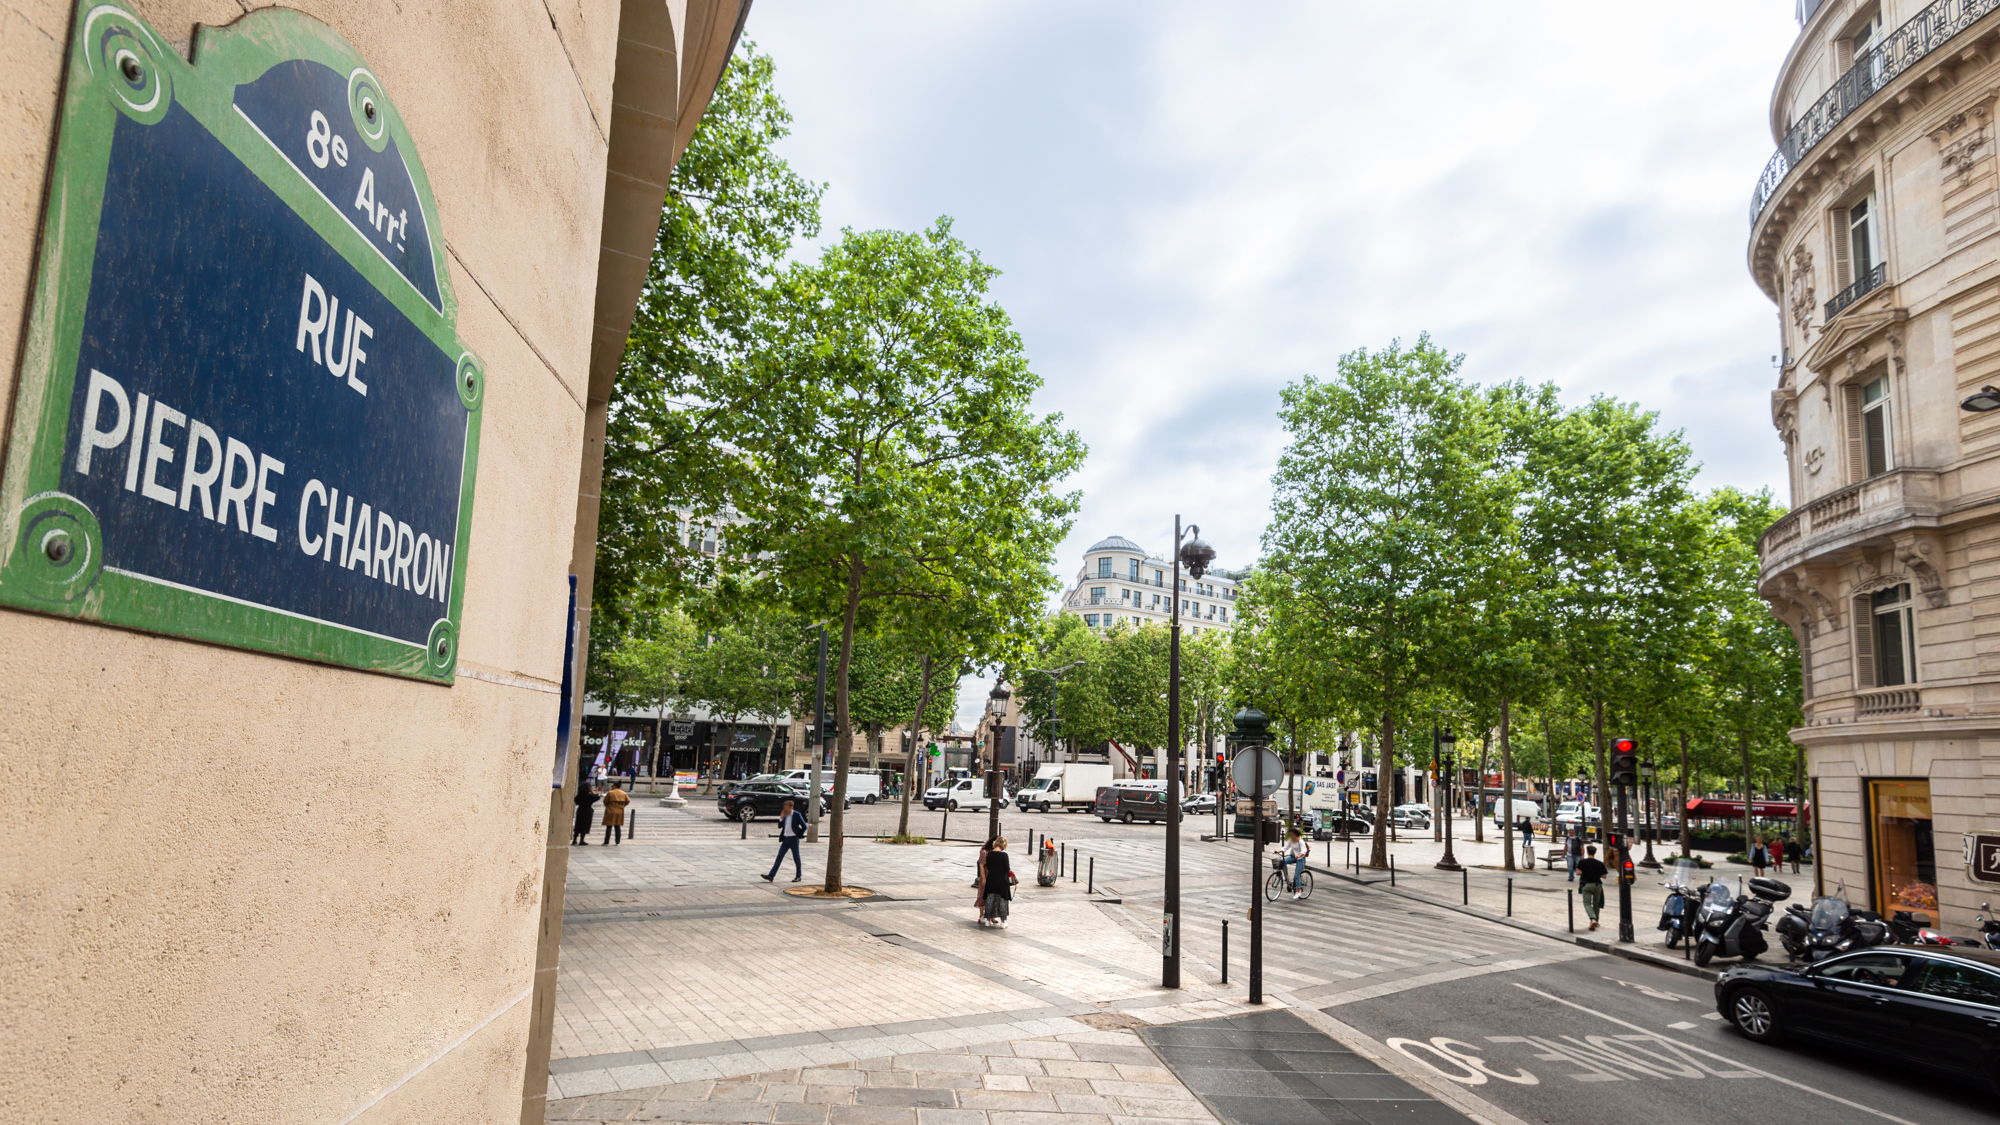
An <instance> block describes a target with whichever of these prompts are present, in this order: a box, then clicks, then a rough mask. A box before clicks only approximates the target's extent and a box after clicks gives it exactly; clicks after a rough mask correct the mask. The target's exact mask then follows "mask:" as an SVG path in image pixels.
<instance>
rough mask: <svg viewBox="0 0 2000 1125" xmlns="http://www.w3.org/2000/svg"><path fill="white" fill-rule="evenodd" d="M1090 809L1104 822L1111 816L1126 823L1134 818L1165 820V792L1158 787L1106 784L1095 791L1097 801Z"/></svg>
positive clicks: (1108, 820) (1110, 818) (1108, 821)
mask: <svg viewBox="0 0 2000 1125" xmlns="http://www.w3.org/2000/svg"><path fill="white" fill-rule="evenodd" d="M1090 811H1092V812H1094V813H1096V814H1097V815H1098V816H1100V817H1103V818H1104V823H1106V824H1109V823H1111V820H1112V818H1113V817H1116V818H1117V819H1119V820H1122V821H1124V822H1125V823H1127V824H1130V823H1132V822H1133V821H1135V820H1154V821H1159V820H1165V819H1167V794H1166V792H1165V791H1164V790H1160V789H1126V788H1124V787H1123V786H1118V785H1106V786H1104V787H1103V788H1102V789H1099V790H1098V791H1097V802H1096V804H1094V805H1093V806H1091V810H1090Z"/></svg>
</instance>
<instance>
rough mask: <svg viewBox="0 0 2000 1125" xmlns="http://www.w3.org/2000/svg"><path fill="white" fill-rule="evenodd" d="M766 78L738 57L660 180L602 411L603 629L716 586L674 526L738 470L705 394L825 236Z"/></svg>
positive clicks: (711, 500)
mask: <svg viewBox="0 0 2000 1125" xmlns="http://www.w3.org/2000/svg"><path fill="white" fill-rule="evenodd" d="M774 73H775V72H774V68H773V65H772V62H771V59H770V56H768V55H763V54H760V53H758V51H757V49H756V47H755V46H754V45H752V44H750V43H748V42H745V43H743V44H742V45H740V46H739V47H738V48H737V52H736V54H735V55H734V56H733V57H732V58H731V59H730V60H729V64H728V66H726V67H725V68H724V69H723V73H722V76H721V79H720V80H719V81H718V82H717V84H716V88H715V96H714V98H712V99H711V100H710V101H709V104H708V108H707V109H706V110H704V111H703V113H702V118H701V123H700V124H699V125H698V126H696V128H695V131H694V135H693V137H692V138H691V139H690V140H689V142H688V148H687V151H686V152H685V153H683V154H682V155H681V158H680V160H679V162H678V163H676V164H675V166H674V175H673V179H672V180H671V182H669V183H668V185H667V194H666V200H665V206H664V209H663V210H662V212H661V215H660V228H659V233H658V236H657V238H656V241H655V244H654V249H653V257H652V261H651V263H650V265H649V267H648V270H647V276H646V285H645V288H644V289H643V290H642V292H641V294H640V298H639V305H638V308H637V310H636V312H635V313H634V315H633V318H632V327H631V329H630V333H629V338H628V340H627V342H626V350H625V355H624V359H623V361H622V363H621V365H620V368H619V373H618V381H617V383H616V386H615V388H614V390H613V392H612V398H611V402H610V404H609V406H608V408H607V411H606V420H605V435H604V485H603V493H602V508H601V511H600V515H599V519H598V536H597V570H596V578H595V582H594V587H593V588H594V595H593V604H594V608H595V612H596V619H597V621H598V622H600V623H601V622H603V621H605V620H606V619H607V618H609V619H612V620H615V619H616V618H617V617H619V615H621V614H623V613H626V612H639V611H642V610H644V609H646V608H648V607H656V606H658V605H659V604H661V602H662V601H663V600H665V599H667V598H668V597H670V596H671V595H673V594H675V593H686V592H688V591H689V589H690V588H693V587H699V586H700V585H701V584H702V583H703V582H706V581H708V580H709V579H710V578H712V573H711V571H712V567H711V566H710V565H709V557H708V556H706V555H704V554H703V553H702V552H701V551H700V549H699V542H698V541H697V542H695V543H684V542H683V541H682V539H681V529H682V527H683V525H684V521H687V520H689V519H693V520H696V521H706V522H708V523H710V524H711V525H714V524H719V523H721V522H724V521H725V520H726V518H727V517H728V516H729V514H730V513H729V502H730V500H731V494H730V485H731V484H732V482H733V481H734V479H735V476H736V473H737V471H738V470H739V466H738V465H737V464H736V457H737V454H736V452H735V451H734V450H733V449H732V448H731V447H730V446H729V444H728V442H727V441H726V436H727V435H726V432H725V430H724V429H723V428H721V427H719V426H718V425H717V422H718V420H719V419H721V418H723V417H724V415H725V413H726V411H727V410H728V409H729V403H728V400H727V398H726V396H721V395H718V394H716V393H714V390H713V388H714V387H716V386H717V385H719V384H726V383H728V382H730V381H732V379H733V378H734V377H735V376H737V375H738V374H740V372H741V369H742V368H743V367H744V366H745V365H746V363H747V362H748V360H749V357H750V356H751V355H753V354H754V353H755V352H756V350H757V349H758V348H759V347H760V345H761V342H762V340H763V339H764V338H765V335H766V334H767V333H768V331H769V319H770V314H769V305H770V301H771V294H772V287H773V283H774V279H775V277H776V276H777V274H778V272H779V269H780V268H781V266H782V264H783V263H784V261H785V260H786V258H787V257H788V255H789V254H790V252H791V250H792V248H793V246H794V245H795V244H796V243H797V242H798V241H800V240H801V239H809V238H812V237H815V236H817V235H818V233H819V200H820V194H821V192H822V191H823V190H824V186H823V185H820V184H814V183H809V182H807V181H806V180H805V179H803V178H802V177H800V176H799V175H798V174H797V173H796V172H794V171H793V170H792V169H791V167H790V166H789V165H788V164H786V163H785V161H784V160H783V159H781V158H780V157H779V156H778V155H777V154H776V151H775V146H776V145H777V142H778V141H780V140H782V139H783V138H784V137H785V136H786V135H787V134H788V133H789V132H790V131H791V121H792V116H791V114H790V112H788V111H787V110H786V109H785V106H784V103H783V102H782V101H781V100H780V99H779V97H778V94H777V88H776V84H775V79H774ZM765 376H766V377H767V378H771V379H782V378H783V373H782V372H779V371H776V370H769V369H767V370H766V371H765ZM593 631H595V628H594V629H593Z"/></svg>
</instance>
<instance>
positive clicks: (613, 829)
mask: <svg viewBox="0 0 2000 1125" xmlns="http://www.w3.org/2000/svg"><path fill="white" fill-rule="evenodd" d="M631 803H632V796H631V794H629V793H627V792H625V791H624V790H623V789H620V788H619V787H618V783H617V782H615V781H614V782H612V783H611V792H609V793H606V794H605V795H604V843H605V844H606V845H607V846H609V845H611V844H622V843H624V842H625V806H626V805H629V804H631Z"/></svg>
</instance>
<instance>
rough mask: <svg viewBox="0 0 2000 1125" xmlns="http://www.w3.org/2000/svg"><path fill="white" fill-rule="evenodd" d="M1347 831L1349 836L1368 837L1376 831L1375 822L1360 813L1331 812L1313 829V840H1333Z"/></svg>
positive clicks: (1323, 816) (1322, 817)
mask: <svg viewBox="0 0 2000 1125" xmlns="http://www.w3.org/2000/svg"><path fill="white" fill-rule="evenodd" d="M1342 831H1345V832H1346V833H1347V834H1348V835H1349V836H1367V835H1370V834H1372V833H1373V832H1374V831H1375V822H1374V821H1372V820H1370V819H1368V818H1367V817H1365V816H1362V815H1361V814H1360V813H1358V812H1346V813H1341V812H1330V813H1326V814H1323V815H1322V816H1321V817H1320V821H1319V825H1318V826H1317V827H1315V828H1314V829H1313V839H1315V840H1331V839H1333V838H1334V837H1335V836H1338V835H1340V834H1341V832H1342Z"/></svg>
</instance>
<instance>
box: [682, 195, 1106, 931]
mask: <svg viewBox="0 0 2000 1125" xmlns="http://www.w3.org/2000/svg"><path fill="white" fill-rule="evenodd" d="M994 272H995V271H994V270H993V269H992V267H990V266H988V265H986V264H985V263H984V262H982V261H981V260H980V259H979V256H978V255H977V254H976V253H974V252H973V251H972V250H971V249H970V248H968V247H967V246H966V245H965V244H964V243H963V242H961V241H959V240H958V239H957V238H956V237H954V236H953V235H952V233H951V227H950V224H949V222H947V221H942V220H941V221H940V222H939V223H938V224H937V225H936V226H934V227H932V228H931V229H930V230H928V231H925V232H923V233H920V234H912V233H902V232H895V231H873V232H865V233H857V232H852V231H850V232H846V233H845V234H843V236H842V237H841V238H840V240H839V241H837V242H836V243H834V244H833V245H832V246H830V247H828V248H827V249H826V251H825V253H824V254H823V255H822V257H821V259H820V260H819V261H818V262H816V263H810V264H799V265H796V266H794V267H793V268H792V269H790V270H789V271H787V273H786V275H785V276H784V278H783V280H782V282H781V284H780V285H779V287H778V292H777V294H776V299H775V301H774V303H773V307H772V324H771V325H770V332H769V340H768V347H766V348H765V349H764V350H763V351H761V352H760V353H759V354H758V356H757V357H756V361H755V362H753V363H750V364H745V365H740V366H737V365H731V366H727V367H725V368H723V369H721V370H718V371H717V372H715V373H714V375H713V378H712V380H711V381H710V382H709V383H708V384H707V385H706V386H705V387H704V388H703V390H704V392H705V394H706V396H707V398H708V399H709V400H710V401H712V402H714V403H716V404H717V405H718V407H720V408H721V409H718V410H717V411H715V415H716V418H717V426H718V433H717V434H716V437H717V440H719V441H721V442H722V443H723V444H724V445H726V446H727V447H728V449H729V450H730V456H729V457H728V458H727V459H726V460H725V461H724V462H722V463H724V464H726V465H727V466H728V470H729V471H728V473H727V477H728V479H727V481H726V487H725V488H723V489H722V492H723V493H724V494H725V495H727V496H728V497H729V499H730V501H731V507H732V508H733V509H734V510H735V511H736V512H737V513H739V514H740V516H741V517H742V519H743V521H744V522H743V523H742V524H741V525H739V526H737V527H736V528H735V529H734V530H733V532H732V536H731V550H730V554H731V555H732V557H735V558H740V559H742V560H743V565H744V567H745V568H746V572H754V581H753V582H751V584H753V585H755V586H757V587H759V588H760V589H761V590H762V596H765V597H768V598H772V599H776V600H782V601H783V602H785V603H787V604H789V605H791V606H792V607H793V608H795V609H796V610H798V611H799V612H801V613H804V614H807V615H809V616H811V617H827V618H831V619H833V620H835V621H838V623H839V646H838V656H837V658H836V660H835V662H834V667H833V671H832V676H831V683H832V686H833V695H834V717H835V726H836V729H837V730H838V733H839V748H838V751H837V757H836V764H835V767H834V802H833V828H832V832H833V837H832V840H831V842H830V844H829V847H828V850H827V866H826V880H825V888H826V891H827V893H833V892H835V891H837V890H838V889H839V888H840V886H841V881H842V862H843V858H844V854H845V853H844V848H843V846H842V845H843V840H842V837H841V824H842V819H843V811H844V810H843V808H842V805H843V803H844V798H845V796H846V788H847V768H848V764H849V762H850V760H851V758H852V754H853V717H854V710H853V697H852V691H851V683H852V681H851V675H852V672H853V664H854V644H855V638H856V637H857V636H858V635H861V634H862V633H865V632H871V631H887V632H912V631H914V632H921V630H910V629H906V628H905V627H904V624H905V622H906V621H907V620H910V619H920V620H921V619H925V618H927V617H928V616H929V612H930V610H933V609H936V608H937V607H952V608H953V609H956V610H968V609H970V610H974V612H967V613H965V614H964V616H971V617H975V618H977V619H978V620H981V621H986V622H1005V623H1008V624H1007V627H1006V630H1005V631H1004V632H998V633H996V632H989V633H987V635H985V636H982V637H979V638H976V640H977V641H978V644H979V647H980V648H981V649H982V650H985V651H987V652H989V653H998V652H1006V653H1008V654H1009V655H1011V652H1012V650H1021V651H1025V648H1026V645H1027V641H1028V636H1029V633H1030V630H1031V629H1032V627H1033V622H1034V621H1035V619H1036V618H1037V617H1038V616H1039V614H1040V602H1041V600H1042V599H1043V598H1044V597H1045V596H1046V594H1047V592H1048V590H1049V589H1050V587H1051V586H1052V585H1053V580H1052V579H1051V577H1050V574H1049V570H1048V565H1049V562H1050V560H1051V559H1052V558H1053V556H1054V550H1055V546H1056V544H1057V543H1058V542H1059V541H1060V540H1061V538H1062V536H1063V535H1064V534H1066V533H1067V531H1068V527H1069V520H1070V517H1071V515H1072V513H1073V512H1074V511H1075V508H1076V503H1077V499H1076V497H1075V495H1073V494H1070V493H1064V492H1060V491H1058V490H1057V487H1056V485H1057V482H1058V481H1059V480H1060V479H1061V478H1062V477H1064V476H1065V475H1067V474H1068V473H1069V472H1071V471H1072V470H1074V469H1075V468H1076V467H1077V466H1078V465H1079V464H1080V463H1081V461H1082V458H1083V447H1082V443H1081V442H1080V441H1079V440H1078V439H1077V437H1076V435H1074V434H1073V433H1071V432H1069V431H1067V430H1065V429H1063V428H1062V427H1061V425H1060V419H1058V418H1052V417H1041V416H1038V415H1036V414H1034V413H1033V412H1032V411H1031V409H1030V403H1029V400H1030V397H1031V396H1032V394H1033V392H1034V390H1035V388H1036V387H1037V386H1039V384H1040V380H1039V378H1038V377H1036V376H1035V375H1034V373H1033V372H1032V371H1030V370H1029V367H1028V364H1027V360H1026V358H1025V357H1024V356H1023V354H1022V348H1021V341H1020V338H1019V336H1018V335H1017V334H1016V333H1015V332H1014V330H1013V328H1012V327H1011V325H1010V323H1009V321H1008V318H1007V315H1006V313H1005V312H1004V311H1003V310H1002V309H1001V308H1000V307H999V306H998V305H997V304H995V303H993V302H992V301H991V300H990V299H989V297H988V288H989V286H990V283H991V281H992V278H993V276H994ZM750 578H751V574H750V573H746V580H749V579H750ZM926 607H928V608H926Z"/></svg>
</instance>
